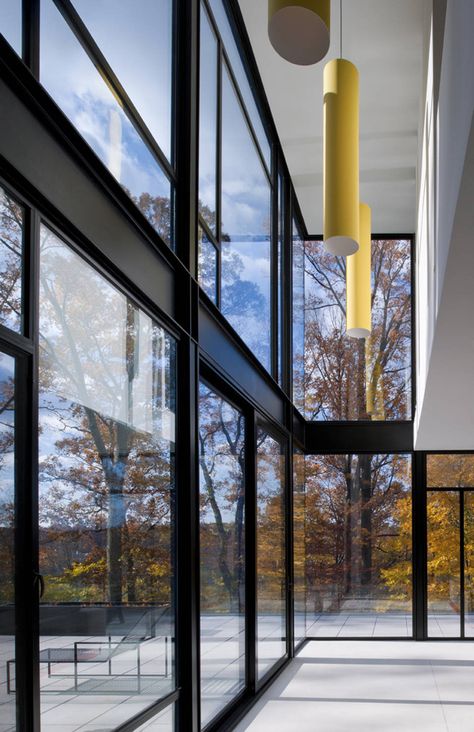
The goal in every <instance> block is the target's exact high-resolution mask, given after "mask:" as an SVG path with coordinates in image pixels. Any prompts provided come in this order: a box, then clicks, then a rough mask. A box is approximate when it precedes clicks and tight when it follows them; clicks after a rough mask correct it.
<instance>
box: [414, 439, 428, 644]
mask: <svg viewBox="0 0 474 732" xmlns="http://www.w3.org/2000/svg"><path fill="white" fill-rule="evenodd" d="M426 497H427V492H426V456H425V454H424V453H422V452H415V453H413V473H412V576H413V635H414V638H415V640H425V639H426V638H427V607H428V597H427V591H428V587H427V560H428V557H427V549H428V547H427V521H428V514H427V500H426Z"/></svg>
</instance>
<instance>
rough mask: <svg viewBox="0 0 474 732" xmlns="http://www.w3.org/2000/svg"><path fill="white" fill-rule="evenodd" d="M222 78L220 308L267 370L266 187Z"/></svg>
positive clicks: (228, 85)
mask: <svg viewBox="0 0 474 732" xmlns="http://www.w3.org/2000/svg"><path fill="white" fill-rule="evenodd" d="M222 83H223V90H222V114H223V122H222V124H223V127H222V245H221V246H222V263H221V272H222V285H221V309H222V312H223V314H224V315H225V316H226V318H227V320H228V321H229V322H230V324H231V325H232V326H233V327H234V328H235V330H236V331H237V333H238V334H239V335H240V336H241V337H242V338H243V339H244V341H245V342H246V344H247V345H248V346H249V348H251V350H252V351H253V353H254V354H255V355H256V356H257V358H258V359H259V360H260V361H261V363H262V364H263V365H264V366H265V368H266V369H267V370H268V371H269V370H270V334H271V307H270V297H271V292H270V271H271V266H270V255H271V244H270V220H271V190H270V184H269V182H268V179H267V177H266V174H265V172H264V170H263V167H262V164H261V162H260V158H259V156H258V154H257V151H256V149H255V146H254V144H253V142H252V138H251V136H250V132H249V130H248V127H247V124H246V122H245V119H244V117H243V113H242V109H241V107H240V104H239V102H238V99H237V96H236V93H235V90H234V88H233V85H232V82H231V80H230V77H229V75H228V73H227V72H226V71H225V70H224V74H223V80H222Z"/></svg>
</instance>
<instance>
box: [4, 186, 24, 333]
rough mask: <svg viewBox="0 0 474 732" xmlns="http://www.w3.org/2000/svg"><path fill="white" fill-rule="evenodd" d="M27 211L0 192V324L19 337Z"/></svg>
mask: <svg viewBox="0 0 474 732" xmlns="http://www.w3.org/2000/svg"><path fill="white" fill-rule="evenodd" d="M23 220H24V210H23V207H22V206H20V205H19V204H18V203H17V202H16V201H14V200H13V198H11V197H10V196H9V195H8V194H7V193H6V192H5V191H4V190H3V189H2V188H0V323H1V324H2V325H4V326H5V327H6V328H11V329H12V330H15V331H16V332H17V333H19V332H20V331H21V321H22V317H21V316H22V302H21V300H22V292H21V291H22V287H21V275H22V257H23Z"/></svg>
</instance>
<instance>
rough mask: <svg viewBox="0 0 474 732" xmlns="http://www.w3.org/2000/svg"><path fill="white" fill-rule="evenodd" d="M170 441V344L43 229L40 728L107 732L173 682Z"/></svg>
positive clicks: (172, 388)
mask: <svg viewBox="0 0 474 732" xmlns="http://www.w3.org/2000/svg"><path fill="white" fill-rule="evenodd" d="M174 443H175V342H174V340H173V339H172V338H171V337H170V336H169V335H168V334H167V333H166V332H165V331H164V330H163V329H162V328H161V327H160V326H159V325H158V324H157V323H156V322H155V321H154V320H153V319H152V318H151V317H150V316H149V315H148V314H147V313H145V312H144V311H143V310H142V309H141V308H139V307H138V306H137V305H135V304H134V303H133V302H132V301H131V300H130V299H129V298H128V297H127V296H126V295H124V294H122V293H121V292H120V291H119V290H118V289H117V288H116V287H114V286H113V285H112V284H110V283H109V282H108V281H107V280H106V279H105V278H104V277H103V276H102V275H100V274H99V273H98V272H96V271H95V270H94V269H93V268H92V267H91V266H90V265H89V264H88V263H86V262H85V261H84V260H83V259H82V258H81V257H79V256H78V255H77V254H76V253H75V252H74V251H73V250H72V249H71V248H70V247H69V246H67V245H66V244H65V243H64V241H63V240H62V239H60V238H59V237H58V236H57V235H56V234H55V233H54V232H53V231H51V230H50V229H49V228H48V227H47V226H45V225H43V226H42V228H41V250H40V361H39V521H40V527H39V543H40V549H39V551H40V571H41V574H42V575H43V577H44V585H45V591H44V595H43V597H42V599H41V606H40V632H41V640H40V658H39V661H40V684H41V709H42V715H43V720H44V723H45V724H48V725H53V724H55V725H58V726H63V725H66V724H67V725H72V726H69V727H68V732H73V728H74V729H79V728H80V727H83V726H85V725H87V724H92V723H93V724H94V725H96V726H101V728H104V729H109V730H113V729H115V728H116V727H118V726H119V725H120V724H123V723H125V722H127V721H128V720H129V719H130V718H131V717H134V716H135V715H136V714H137V713H139V712H140V711H143V710H144V709H146V708H147V707H148V706H149V705H151V704H152V703H154V702H156V701H157V700H158V699H160V698H162V697H164V696H165V695H166V694H168V693H170V692H171V691H172V690H173V689H174V687H175V680H174V677H175V674H174V659H173V648H174V614H175V613H174V537H173V534H174V523H175V521H174V474H175V447H174ZM71 700H73V701H71ZM69 706H70V709H69Z"/></svg>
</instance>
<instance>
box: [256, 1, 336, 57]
mask: <svg viewBox="0 0 474 732" xmlns="http://www.w3.org/2000/svg"><path fill="white" fill-rule="evenodd" d="M330 18H331V2H330V0H292V1H291V0H268V36H269V38H270V42H271V44H272V46H273V48H274V49H275V51H276V52H277V53H279V54H280V56H282V57H283V58H284V59H285V60H286V61H290V62H291V63H292V64H298V65H300V66H310V65H311V64H315V63H317V62H318V61H321V59H322V58H324V56H325V55H326V54H327V52H328V50H329V40H330V33H329V29H330Z"/></svg>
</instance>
